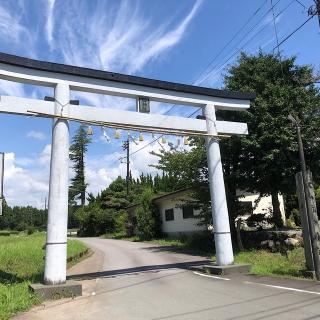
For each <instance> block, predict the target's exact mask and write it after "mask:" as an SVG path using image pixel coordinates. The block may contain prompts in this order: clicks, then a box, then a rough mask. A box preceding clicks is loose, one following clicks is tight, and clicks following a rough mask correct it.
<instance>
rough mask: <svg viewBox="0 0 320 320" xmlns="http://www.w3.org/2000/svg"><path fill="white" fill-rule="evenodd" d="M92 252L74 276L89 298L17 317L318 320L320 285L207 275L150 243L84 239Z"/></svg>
mask: <svg viewBox="0 0 320 320" xmlns="http://www.w3.org/2000/svg"><path fill="white" fill-rule="evenodd" d="M81 241H83V242H85V243H86V244H88V245H89V246H90V247H91V248H93V249H94V250H95V254H94V255H93V256H91V257H90V258H88V259H86V260H85V261H83V262H81V263H80V264H78V265H76V266H75V267H73V268H72V269H70V270H69V277H70V278H72V279H75V280H80V279H81V281H82V282H83V288H84V295H83V296H82V297H79V298H76V299H73V300H72V299H65V300H59V301H55V302H49V303H46V304H44V305H42V306H40V307H36V308H34V309H33V310H31V311H29V312H27V313H25V314H21V315H20V316H18V317H16V319H46V320H47V319H48V320H49V319H54V320H60V319H77V320H82V319H83V320H84V319H97V320H98V319H112V320H117V319H122V320H126V319H130V320H131V319H137V320H138V319H139V320H142V319H153V320H160V319H173V320H180V319H193V320H194V319H202V320H205V319H219V320H222V319H225V320H227V319H228V320H232V319H245V320H253V319H255V320H258V319H277V320H279V319H291V320H292V319H294V320H298V319H304V320H311V319H312V320H313V319H320V285H319V284H317V283H315V282H312V281H301V280H300V281H299V280H286V279H278V278H267V277H253V276H232V277H228V278H223V277H209V276H203V275H198V274H195V273H194V272H192V271H190V270H187V269H186V267H187V266H190V265H192V264H197V263H199V262H203V261H204V260H205V258H203V257H199V256H194V255H190V254H188V255H187V254H181V253H177V252H173V251H172V250H169V249H168V248H166V247H160V246H156V245H152V244H146V243H135V242H128V241H121V240H104V239H97V238H87V239H81Z"/></svg>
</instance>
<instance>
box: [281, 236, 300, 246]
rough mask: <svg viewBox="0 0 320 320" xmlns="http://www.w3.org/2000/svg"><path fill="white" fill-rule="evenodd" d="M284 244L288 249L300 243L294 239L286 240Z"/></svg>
mask: <svg viewBox="0 0 320 320" xmlns="http://www.w3.org/2000/svg"><path fill="white" fill-rule="evenodd" d="M284 243H285V244H286V246H288V247H289V248H295V247H298V246H299V245H300V241H299V240H298V239H294V238H288V239H286V240H284Z"/></svg>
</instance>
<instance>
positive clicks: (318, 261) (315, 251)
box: [288, 115, 320, 280]
mask: <svg viewBox="0 0 320 320" xmlns="http://www.w3.org/2000/svg"><path fill="white" fill-rule="evenodd" d="M288 118H289V120H290V121H291V122H292V123H293V125H294V126H295V128H296V131H297V139H298V148H299V158H300V166H301V173H302V181H303V186H304V196H305V203H306V209H307V210H306V211H307V221H308V225H309V232H310V240H311V248H312V256H313V264H314V271H315V276H316V279H317V280H320V258H319V248H318V244H317V236H316V233H315V228H314V225H313V220H314V219H313V213H312V207H311V202H310V192H309V186H308V180H309V179H308V175H307V166H306V161H305V156H304V148H303V142H302V138H301V128H300V122H299V120H298V119H296V118H294V117H293V116H292V115H289V117H288Z"/></svg>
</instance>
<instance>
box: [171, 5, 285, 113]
mask: <svg viewBox="0 0 320 320" xmlns="http://www.w3.org/2000/svg"><path fill="white" fill-rule="evenodd" d="M279 1H280V0H279ZM279 1H278V2H279ZM267 2H268V0H265V1H263V3H262V4H261V5H260V6H259V7H258V8H257V9H256V10H255V11H254V13H253V14H252V15H251V16H250V17H249V18H248V19H247V20H246V22H245V23H244V24H243V25H242V26H241V27H240V28H239V29H238V30H237V31H236V32H235V34H234V35H233V36H232V37H231V39H230V40H229V41H228V42H227V43H226V44H225V45H224V46H223V47H222V48H221V49H220V50H219V52H218V53H217V54H216V55H215V56H214V57H213V59H211V60H210V62H209V63H208V64H207V65H206V67H205V68H204V69H203V70H202V71H201V72H200V73H199V75H198V76H197V77H196V79H195V80H194V81H193V84H197V82H198V81H199V79H200V78H201V76H202V75H203V74H205V73H206V71H207V70H208V68H209V67H210V66H211V65H212V64H213V62H215V61H216V60H217V58H218V57H219V56H220V55H221V54H222V53H223V52H224V51H225V49H226V48H227V47H228V46H229V45H230V44H231V43H232V41H233V40H234V39H236V38H237V36H238V35H239V34H240V33H241V32H242V31H243V30H244V29H245V27H246V26H247V25H248V24H249V23H250V22H251V20H252V19H253V18H254V17H256V16H257V14H258V13H259V12H260V11H261V9H262V8H263V7H264V6H265V4H266V3H267ZM201 83H203V81H199V83H198V84H201ZM175 107H176V104H174V105H172V106H171V108H170V109H169V110H167V111H166V112H165V114H168V113H169V112H171V111H172V110H173V109H174V108H175Z"/></svg>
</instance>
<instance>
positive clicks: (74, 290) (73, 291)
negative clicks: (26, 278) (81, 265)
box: [29, 280, 82, 300]
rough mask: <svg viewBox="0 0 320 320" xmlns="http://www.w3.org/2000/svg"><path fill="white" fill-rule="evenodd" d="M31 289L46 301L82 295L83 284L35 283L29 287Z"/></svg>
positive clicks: (74, 282) (70, 281) (67, 282)
mask: <svg viewBox="0 0 320 320" xmlns="http://www.w3.org/2000/svg"><path fill="white" fill-rule="evenodd" d="M29 289H30V290H31V291H32V292H33V293H35V294H36V295H37V296H38V297H39V298H41V299H45V300H55V299H60V298H73V297H76V296H81V295H82V284H81V283H79V282H76V281H72V280H68V281H66V283H63V284H57V285H47V284H42V283H34V284H30V285H29Z"/></svg>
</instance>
